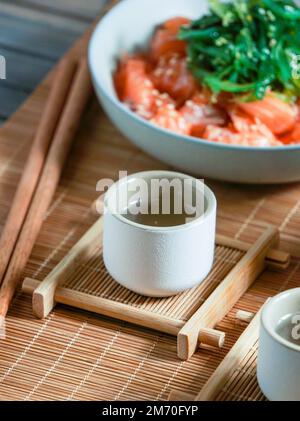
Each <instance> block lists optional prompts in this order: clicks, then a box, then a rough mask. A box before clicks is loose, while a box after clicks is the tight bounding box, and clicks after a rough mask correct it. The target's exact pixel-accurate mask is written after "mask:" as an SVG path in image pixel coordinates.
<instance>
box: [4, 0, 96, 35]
mask: <svg viewBox="0 0 300 421" xmlns="http://www.w3.org/2000/svg"><path fill="white" fill-rule="evenodd" d="M0 11H1V13H5V14H8V15H11V16H16V17H19V18H22V19H28V20H31V21H33V22H39V23H44V24H45V25H47V26H48V25H49V26H51V25H52V26H53V27H56V28H61V29H64V30H70V31H75V32H77V33H78V32H82V31H83V30H84V29H85V28H86V26H87V25H88V24H89V21H87V20H86V19H81V18H78V17H74V16H68V15H65V16H64V15H63V16H60V15H59V14H55V13H51V11H50V10H49V9H47V8H46V9H44V10H43V9H42V10H39V9H38V8H36V7H33V8H30V7H26V6H25V5H22V4H20V5H19V4H14V3H12V2H11V1H7V0H0Z"/></svg>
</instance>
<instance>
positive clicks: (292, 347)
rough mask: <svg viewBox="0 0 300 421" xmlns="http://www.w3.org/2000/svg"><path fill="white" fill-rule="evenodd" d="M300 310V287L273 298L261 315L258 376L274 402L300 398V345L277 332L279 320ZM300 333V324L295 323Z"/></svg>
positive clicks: (265, 391)
mask: <svg viewBox="0 0 300 421" xmlns="http://www.w3.org/2000/svg"><path fill="white" fill-rule="evenodd" d="M297 313H298V314H299V313H300V288H294V289H290V290H288V291H285V292H282V293H281V294H278V295H276V296H275V297H273V298H271V299H270V300H269V301H268V302H267V303H266V304H265V306H264V308H263V310H262V314H261V327H260V335H259V352H258V364H257V378H258V383H259V385H260V388H261V389H262V391H263V393H264V394H265V396H266V397H267V398H268V399H269V400H271V401H300V346H298V345H296V344H293V343H291V342H289V341H288V340H286V339H284V338H282V337H281V336H280V335H279V334H278V333H277V332H276V329H275V328H276V326H277V324H278V322H279V320H280V319H281V318H282V317H284V316H286V315H288V314H297ZM294 327H295V328H296V330H297V331H298V332H299V330H300V329H299V327H298V326H297V325H295V326H294Z"/></svg>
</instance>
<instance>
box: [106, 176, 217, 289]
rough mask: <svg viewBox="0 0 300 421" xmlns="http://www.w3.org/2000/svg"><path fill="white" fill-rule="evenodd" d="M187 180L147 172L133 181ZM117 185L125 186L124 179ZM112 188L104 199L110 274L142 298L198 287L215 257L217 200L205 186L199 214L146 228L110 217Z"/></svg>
mask: <svg viewBox="0 0 300 421" xmlns="http://www.w3.org/2000/svg"><path fill="white" fill-rule="evenodd" d="M166 176H169V177H172V176H175V177H185V178H186V177H188V176H186V175H183V174H178V173H172V172H167V171H147V172H143V173H138V174H134V175H132V176H129V177H128V179H127V180H126V182H128V181H130V180H132V179H133V178H134V177H146V178H148V179H149V178H152V177H153V178H160V177H166ZM118 183H125V182H124V180H121V181H119V182H118ZM114 191H115V190H113V187H112V188H110V189H109V190H108V192H107V193H106V198H105V215H104V233H103V257H104V263H105V266H106V268H107V270H108V272H109V273H110V274H111V276H112V277H113V278H114V279H115V280H116V281H117V282H119V283H120V284H121V285H123V286H125V287H126V288H129V289H130V290H132V291H135V292H137V293H139V294H142V295H147V296H153V297H157V296H159V297H162V296H170V295H174V294H177V293H179V292H181V291H184V290H186V289H188V288H192V287H193V286H195V285H197V284H199V283H200V282H201V281H203V279H204V278H205V277H206V275H207V274H208V273H209V271H210V269H211V267H212V264H213V257H214V246H215V223H216V199H215V196H214V194H213V193H212V191H211V190H210V189H209V188H208V187H206V186H205V189H204V195H205V201H206V206H205V212H204V214H203V215H202V216H201V217H199V218H196V219H195V220H193V221H192V222H189V223H187V224H184V225H178V226H175V227H157V226H155V227H151V226H146V225H140V224H137V223H136V222H133V221H131V220H129V219H127V218H125V217H124V216H122V215H121V214H115V213H114V212H112V211H111V207H110V206H109V204H108V203H109V199H111V198H112V196H113V195H114Z"/></svg>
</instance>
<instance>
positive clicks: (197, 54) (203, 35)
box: [179, 0, 300, 101]
mask: <svg viewBox="0 0 300 421" xmlns="http://www.w3.org/2000/svg"><path fill="white" fill-rule="evenodd" d="M209 4H210V13H209V14H207V15H205V16H203V17H201V18H200V19H198V20H194V21H193V22H192V23H191V24H190V25H187V26H183V27H182V28H181V30H180V33H179V39H181V40H184V41H186V43H187V56H188V65H189V68H190V70H191V72H192V73H193V75H194V76H195V78H196V79H197V80H199V81H200V82H201V83H202V84H205V85H206V86H208V87H209V88H210V89H211V90H212V92H214V93H216V94H218V93H220V92H230V93H234V94H237V95H240V97H241V99H242V100H244V101H250V100H255V99H263V98H264V96H265V94H266V92H267V90H269V89H271V90H272V91H274V92H278V93H280V95H282V97H283V98H285V99H286V100H289V101H294V100H296V98H297V97H299V96H300V9H299V7H298V6H297V5H296V4H295V2H294V1H292V0H249V1H248V0H234V1H233V2H229V3H223V2H221V1H219V0H210V1H209Z"/></svg>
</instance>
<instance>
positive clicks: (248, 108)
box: [238, 94, 298, 134]
mask: <svg viewBox="0 0 300 421" xmlns="http://www.w3.org/2000/svg"><path fill="white" fill-rule="evenodd" d="M238 107H239V108H240V109H242V110H243V111H245V112H246V113H247V114H248V115H250V116H252V117H256V118H258V119H259V120H260V121H261V122H262V123H263V124H265V125H266V126H267V127H268V128H269V129H270V130H271V131H272V133H274V134H282V133H285V132H287V131H289V130H291V129H292V128H293V126H294V124H295V123H296V119H297V115H298V110H297V106H295V105H291V104H288V103H286V102H284V101H282V100H281V99H279V98H277V97H276V96H275V95H274V94H268V95H266V96H265V98H264V99H263V100H260V101H254V102H239V103H238Z"/></svg>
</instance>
